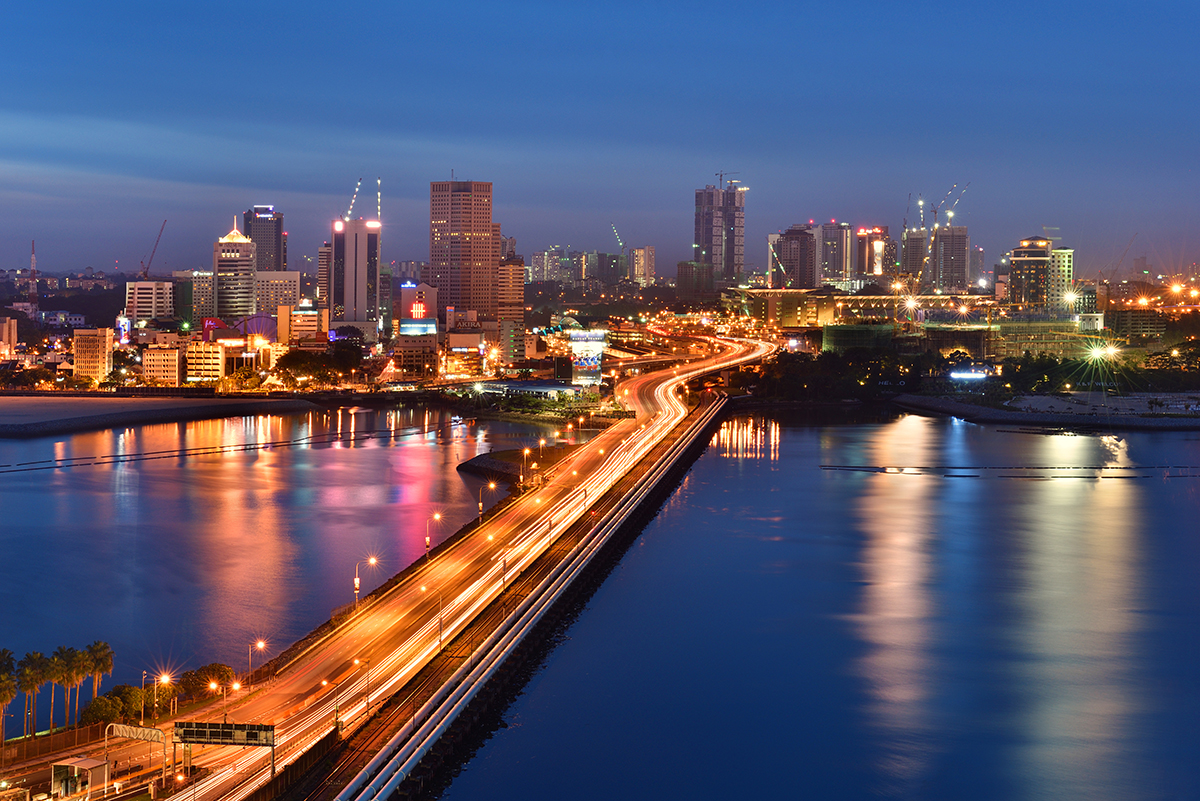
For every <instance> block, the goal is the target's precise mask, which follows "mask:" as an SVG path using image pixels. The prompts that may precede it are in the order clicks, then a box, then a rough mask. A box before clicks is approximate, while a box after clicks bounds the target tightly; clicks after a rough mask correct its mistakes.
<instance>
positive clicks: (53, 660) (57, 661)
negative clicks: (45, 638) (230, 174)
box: [46, 645, 71, 732]
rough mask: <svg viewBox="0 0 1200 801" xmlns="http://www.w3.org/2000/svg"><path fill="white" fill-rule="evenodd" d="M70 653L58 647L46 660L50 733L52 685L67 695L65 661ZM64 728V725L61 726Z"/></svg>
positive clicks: (52, 713) (52, 710) (52, 716)
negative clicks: (48, 683) (58, 687)
mask: <svg viewBox="0 0 1200 801" xmlns="http://www.w3.org/2000/svg"><path fill="white" fill-rule="evenodd" d="M70 656H71V655H70V653H69V652H68V651H67V648H66V646H63V645H60V646H58V648H57V649H55V651H54V653H52V654H50V657H49V658H48V659H47V660H46V678H47V679H49V680H50V731H51V732H53V731H54V685H55V684H58V685H61V686H62V688H63V695H66V694H67V660H68V659H69V658H70ZM63 725H64V726H65V725H66V723H64V724H63Z"/></svg>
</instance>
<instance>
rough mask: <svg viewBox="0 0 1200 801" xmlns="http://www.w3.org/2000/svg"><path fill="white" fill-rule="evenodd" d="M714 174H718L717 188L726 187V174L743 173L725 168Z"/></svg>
mask: <svg viewBox="0 0 1200 801" xmlns="http://www.w3.org/2000/svg"><path fill="white" fill-rule="evenodd" d="M713 175H715V176H717V189H724V188H725V176H726V175H741V173H740V172H725V171H724V170H722V171H720V172H715V173H713Z"/></svg>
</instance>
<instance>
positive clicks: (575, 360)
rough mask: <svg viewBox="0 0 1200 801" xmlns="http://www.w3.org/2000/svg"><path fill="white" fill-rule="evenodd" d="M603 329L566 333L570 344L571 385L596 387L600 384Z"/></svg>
mask: <svg viewBox="0 0 1200 801" xmlns="http://www.w3.org/2000/svg"><path fill="white" fill-rule="evenodd" d="M607 334H608V331H607V330H606V329H603V328H572V329H570V330H569V331H567V338H568V340H569V341H570V343H571V383H572V384H576V385H579V386H596V385H598V384H599V383H600V360H601V358H602V357H603V356H604V339H605V336H606V335H607Z"/></svg>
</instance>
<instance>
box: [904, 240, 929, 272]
mask: <svg viewBox="0 0 1200 801" xmlns="http://www.w3.org/2000/svg"><path fill="white" fill-rule="evenodd" d="M928 245H929V240H928V232H927V231H926V230H925V229H924V228H909V229H907V230H906V231H905V232H904V233H903V234H902V236H901V243H900V272H901V273H902V274H904V275H911V276H912V277H913V278H916V277H917V276H918V275H921V270H922V269H923V268H924V265H925V252H926V249H927V247H928ZM926 278H928V276H926Z"/></svg>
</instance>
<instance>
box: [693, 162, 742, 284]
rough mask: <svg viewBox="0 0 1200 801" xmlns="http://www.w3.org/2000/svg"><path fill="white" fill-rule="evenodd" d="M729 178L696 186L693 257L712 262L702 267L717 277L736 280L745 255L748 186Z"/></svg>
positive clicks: (703, 262) (696, 259)
mask: <svg viewBox="0 0 1200 801" xmlns="http://www.w3.org/2000/svg"><path fill="white" fill-rule="evenodd" d="M736 184H737V181H730V182H729V183H728V185H727V186H724V187H717V186H713V185H711V184H709V185H708V186H706V187H704V188H703V189H697V190H696V228H695V238H694V239H693V240H692V241H693V249H694V255H693V257H692V261H693V262H695V263H697V264H710V265H713V269H712V270H711V271H703V272H704V274H706V275H711V276H712V278H713V280H717V281H735V280H737V278H738V277H739V276H740V275H741V274H742V269H743V267H744V264H745V258H746V189H747V187H744V186H737V185H736Z"/></svg>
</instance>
